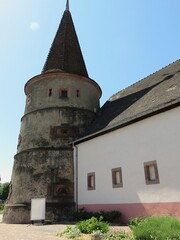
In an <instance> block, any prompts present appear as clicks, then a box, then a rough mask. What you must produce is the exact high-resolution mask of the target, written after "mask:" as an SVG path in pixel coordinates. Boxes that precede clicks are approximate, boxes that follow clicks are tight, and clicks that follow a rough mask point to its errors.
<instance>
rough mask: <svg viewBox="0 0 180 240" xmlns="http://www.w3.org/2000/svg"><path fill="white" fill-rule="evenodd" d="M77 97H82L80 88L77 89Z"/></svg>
mask: <svg viewBox="0 0 180 240" xmlns="http://www.w3.org/2000/svg"><path fill="white" fill-rule="evenodd" d="M76 97H77V98H79V97H80V91H79V89H77V90H76Z"/></svg>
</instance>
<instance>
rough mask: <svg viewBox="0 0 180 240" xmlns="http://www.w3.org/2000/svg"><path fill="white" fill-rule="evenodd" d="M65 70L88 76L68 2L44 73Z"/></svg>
mask: <svg viewBox="0 0 180 240" xmlns="http://www.w3.org/2000/svg"><path fill="white" fill-rule="evenodd" d="M50 71H63V72H67V73H74V74H78V75H81V76H85V77H88V73H87V70H86V66H85V62H84V59H83V55H82V52H81V48H80V45H79V41H78V37H77V34H76V30H75V27H74V24H73V20H72V17H71V13H70V11H69V2H67V7H66V10H65V11H64V14H63V17H62V20H61V22H60V25H59V28H58V30H57V33H56V36H55V38H54V41H53V43H52V46H51V48H50V51H49V54H48V57H47V60H46V62H45V65H44V68H43V70H42V73H45V72H50Z"/></svg>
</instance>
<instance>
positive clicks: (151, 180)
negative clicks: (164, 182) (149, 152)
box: [144, 161, 159, 185]
mask: <svg viewBox="0 0 180 240" xmlns="http://www.w3.org/2000/svg"><path fill="white" fill-rule="evenodd" d="M144 173H145V180H146V184H147V185H149V184H157V183H159V174H158V167H157V162H156V161H151V162H145V163H144Z"/></svg>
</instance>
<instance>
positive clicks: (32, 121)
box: [3, 1, 101, 223]
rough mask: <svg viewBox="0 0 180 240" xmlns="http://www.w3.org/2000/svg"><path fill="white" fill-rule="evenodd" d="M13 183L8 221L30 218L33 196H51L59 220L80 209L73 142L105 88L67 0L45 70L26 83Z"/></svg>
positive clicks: (50, 213)
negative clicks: (87, 58) (93, 72)
mask: <svg viewBox="0 0 180 240" xmlns="http://www.w3.org/2000/svg"><path fill="white" fill-rule="evenodd" d="M24 90H25V94H26V96H27V99H26V106H25V113H24V115H23V117H22V119H21V129H20V134H19V140H18V146H17V154H16V155H15V157H14V166H13V172H12V179H11V188H10V194H9V197H8V201H7V204H6V207H5V213H4V216H3V220H4V222H6V223H28V222H30V204H31V199H32V198H41V197H43V198H44V197H45V198H46V215H47V216H46V218H47V219H49V220H51V221H59V220H61V219H64V218H68V217H70V216H71V213H72V210H73V209H74V166H73V149H72V145H71V142H72V141H73V140H74V139H76V138H77V137H78V136H79V135H80V134H82V133H83V131H84V130H85V129H86V127H87V126H88V125H89V124H90V123H91V122H92V121H93V119H94V118H95V115H96V111H97V110H98V109H99V99H100V97H101V89H100V87H99V85H98V84H97V83H96V82H95V81H93V80H92V79H90V78H89V76H88V73H87V70H86V66H85V63H84V59H83V56H82V53H81V49H80V46H79V42H78V38H77V35H76V31H75V28H74V24H73V20H72V17H71V13H70V11H69V2H68V1H67V6H66V10H65V11H64V14H63V17H62V19H61V22H60V25H59V28H58V30H57V33H56V36H55V38H54V41H53V43H52V46H51V48H50V51H49V54H48V57H47V60H46V62H45V65H44V68H43V70H42V73H41V74H40V75H38V76H35V77H33V78H31V79H30V80H29V81H28V82H27V83H26V84H25V88H24Z"/></svg>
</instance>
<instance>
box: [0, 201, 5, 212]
mask: <svg viewBox="0 0 180 240" xmlns="http://www.w3.org/2000/svg"><path fill="white" fill-rule="evenodd" d="M3 210H4V202H3V201H2V202H0V211H3Z"/></svg>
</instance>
